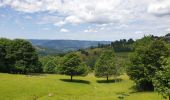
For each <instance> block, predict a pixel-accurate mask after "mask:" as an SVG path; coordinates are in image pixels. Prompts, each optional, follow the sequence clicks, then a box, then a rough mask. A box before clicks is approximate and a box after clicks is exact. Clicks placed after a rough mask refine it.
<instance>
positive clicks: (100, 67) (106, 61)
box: [95, 50, 119, 80]
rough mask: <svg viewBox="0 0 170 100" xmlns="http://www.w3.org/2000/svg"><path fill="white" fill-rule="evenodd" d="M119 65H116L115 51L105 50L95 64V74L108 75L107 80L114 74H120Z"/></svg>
mask: <svg viewBox="0 0 170 100" xmlns="http://www.w3.org/2000/svg"><path fill="white" fill-rule="evenodd" d="M118 69H119V67H116V66H115V62H114V52H113V51H112V50H106V51H104V52H103V53H102V54H101V56H100V58H99V59H98V60H97V61H96V64H95V76H97V77H106V78H107V80H108V78H109V77H110V76H112V75H115V76H117V75H119V70H118Z"/></svg>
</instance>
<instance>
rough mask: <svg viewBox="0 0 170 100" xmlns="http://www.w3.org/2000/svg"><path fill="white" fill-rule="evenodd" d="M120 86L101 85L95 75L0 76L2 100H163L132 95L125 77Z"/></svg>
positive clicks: (150, 96) (144, 93) (147, 94)
mask: <svg viewBox="0 0 170 100" xmlns="http://www.w3.org/2000/svg"><path fill="white" fill-rule="evenodd" d="M121 78H122V79H123V80H122V81H120V82H116V83H115V82H109V83H107V82H104V81H103V82H101V83H99V82H98V81H99V80H100V81H102V80H106V79H101V78H100V79H99V78H95V77H94V76H93V74H90V75H88V76H86V77H73V79H74V80H75V81H73V82H70V81H68V80H67V79H70V77H69V76H64V75H49V74H47V75H42V76H26V75H13V74H2V73H0V100H37V99H38V100H119V99H124V100H163V98H162V97H161V96H160V95H158V94H157V93H154V92H138V93H133V90H132V89H131V87H132V86H133V85H134V83H133V82H132V81H130V80H129V79H128V77H127V76H126V75H123V76H121Z"/></svg>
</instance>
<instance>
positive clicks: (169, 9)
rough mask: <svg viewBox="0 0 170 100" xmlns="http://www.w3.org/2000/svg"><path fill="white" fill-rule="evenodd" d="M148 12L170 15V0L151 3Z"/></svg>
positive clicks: (157, 14)
mask: <svg viewBox="0 0 170 100" xmlns="http://www.w3.org/2000/svg"><path fill="white" fill-rule="evenodd" d="M148 12H149V13H152V14H154V15H156V16H164V15H170V1H169V0H161V1H157V2H155V3H151V4H150V5H149V7H148Z"/></svg>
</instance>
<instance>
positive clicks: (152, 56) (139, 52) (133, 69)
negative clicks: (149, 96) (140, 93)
mask: <svg viewBox="0 0 170 100" xmlns="http://www.w3.org/2000/svg"><path fill="white" fill-rule="evenodd" d="M136 44H137V45H136ZM136 44H135V47H136V48H135V52H134V53H133V54H132V55H131V57H130V61H131V65H130V66H129V67H128V69H127V74H128V75H129V76H130V78H131V79H132V80H134V81H135V83H136V85H137V87H138V89H139V90H153V89H154V87H153V82H152V78H153V77H154V75H155V72H156V71H157V70H161V67H162V66H164V65H165V64H166V63H165V62H164V60H163V58H167V57H168V56H169V50H168V48H167V46H166V44H165V43H164V42H163V41H161V40H153V39H152V38H150V37H144V38H143V39H141V40H139V41H138V42H137V43H136Z"/></svg>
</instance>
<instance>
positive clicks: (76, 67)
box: [59, 53, 88, 81]
mask: <svg viewBox="0 0 170 100" xmlns="http://www.w3.org/2000/svg"><path fill="white" fill-rule="evenodd" d="M87 72H88V68H87V66H86V65H85V64H84V63H83V62H82V60H81V58H80V56H78V55H77V54H75V53H69V54H67V55H65V56H64V58H63V60H62V64H61V66H60V67H59V73H60V74H65V75H69V76H71V81H72V77H73V76H79V75H81V76H85V75H87Z"/></svg>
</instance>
